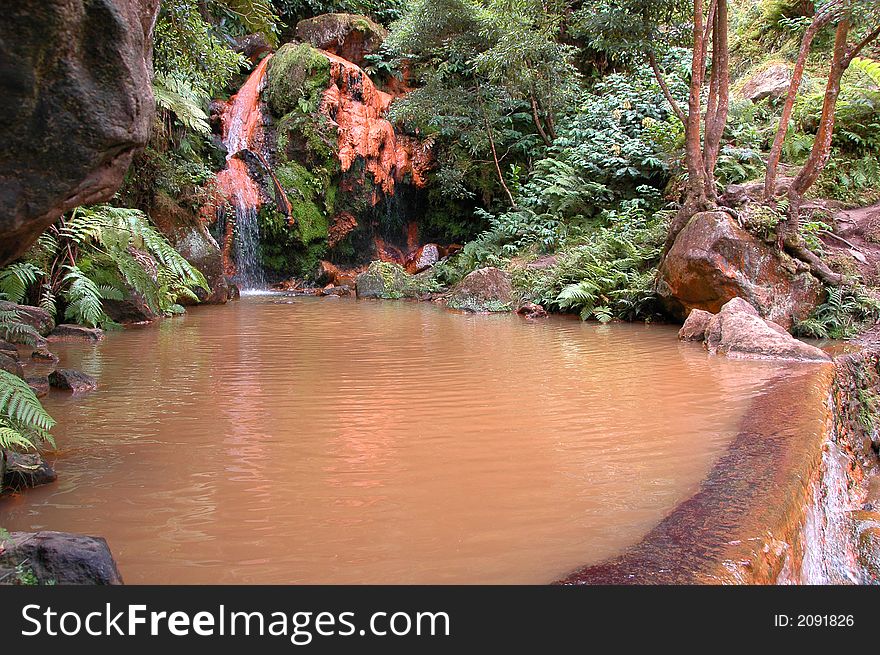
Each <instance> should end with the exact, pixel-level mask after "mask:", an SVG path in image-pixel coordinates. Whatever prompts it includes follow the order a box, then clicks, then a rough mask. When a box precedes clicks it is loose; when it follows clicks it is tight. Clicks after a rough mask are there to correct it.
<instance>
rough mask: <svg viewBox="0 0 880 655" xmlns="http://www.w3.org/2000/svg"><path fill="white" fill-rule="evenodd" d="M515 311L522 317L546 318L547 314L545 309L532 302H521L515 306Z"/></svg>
mask: <svg viewBox="0 0 880 655" xmlns="http://www.w3.org/2000/svg"><path fill="white" fill-rule="evenodd" d="M516 313H517V314H519V315H520V316H522V317H523V318H547V316H548V314H547V310H546V309H544V308H543V307H541V305H536V304H535V303H533V302H526V303H523V304H522V305H520V306H519V307H518V308H517V310H516Z"/></svg>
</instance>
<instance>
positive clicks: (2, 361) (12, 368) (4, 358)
mask: <svg viewBox="0 0 880 655" xmlns="http://www.w3.org/2000/svg"><path fill="white" fill-rule="evenodd" d="M0 371H6V372H7V373H12V374H13V375H17V376H18V377H20V378H23V377H24V367H23V366H22V365H21V362H20V361H18V356H16V357H12V356H11V355H9V354H7V353H6V352H0Z"/></svg>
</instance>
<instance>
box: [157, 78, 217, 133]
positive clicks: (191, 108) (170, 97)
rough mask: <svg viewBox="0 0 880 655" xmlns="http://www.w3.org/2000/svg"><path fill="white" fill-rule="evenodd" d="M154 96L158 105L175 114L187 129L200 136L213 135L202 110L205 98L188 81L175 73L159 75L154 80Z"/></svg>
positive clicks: (205, 114)
mask: <svg viewBox="0 0 880 655" xmlns="http://www.w3.org/2000/svg"><path fill="white" fill-rule="evenodd" d="M153 96H154V97H155V98H156V104H157V105H159V107H160V108H161V109H164V110H167V111H169V112H171V113H172V114H174V116H176V117H177V120H179V121H180V122H181V124H182V125H183V126H184V127H185V128H187V129H189V130H192V131H193V132H197V133H199V134H210V133H211V126H210V125H208V114H207V113H206V112H205V110H204V109H203V108H202V104H203V101H204V96H203V94H201V93H199V92H198V91H197V90H196V89H194V88H193V87H192V85H191V83H190V82H188V81H187V80H186V79H183V78H181V77H179V76H177V75H175V74H174V73H157V74H156V76H155V77H154V78H153Z"/></svg>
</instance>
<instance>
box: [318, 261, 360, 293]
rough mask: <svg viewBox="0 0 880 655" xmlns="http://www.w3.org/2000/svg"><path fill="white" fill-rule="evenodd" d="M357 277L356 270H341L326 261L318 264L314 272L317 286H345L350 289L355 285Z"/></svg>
mask: <svg viewBox="0 0 880 655" xmlns="http://www.w3.org/2000/svg"><path fill="white" fill-rule="evenodd" d="M357 276H358V272H357V271H356V270H349V269H342V268H339V267H338V266H336V265H335V264H331V263H330V262H327V261H320V262H318V269H317V270H316V271H315V281H316V282H318V284H332V285H335V286H347V287H349V288H352V289H353V288H354V287H355V285H356V284H357Z"/></svg>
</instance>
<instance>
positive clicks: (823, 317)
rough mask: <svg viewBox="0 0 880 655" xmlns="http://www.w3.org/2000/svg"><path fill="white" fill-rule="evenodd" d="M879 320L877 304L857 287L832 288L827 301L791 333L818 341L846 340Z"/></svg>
mask: <svg viewBox="0 0 880 655" xmlns="http://www.w3.org/2000/svg"><path fill="white" fill-rule="evenodd" d="M878 320H880V300H878V299H877V298H874V297H872V296H870V295H868V293H867V292H866V291H865V290H864V289H862V288H861V287H859V286H852V287H831V288H829V289H828V299H827V300H826V301H825V302H824V303H823V304H821V305H819V307H817V308H816V310H815V311H814V312H813V315H812V316H810V317H809V318H808V319H805V320H803V321H801V322H799V323H797V324H796V325H795V326H794V330H793V331H794V333H795V334H798V335H800V336H805V337H814V338H817V339H848V338H850V337H853V336H855V335H857V334H858V333H859V332H861V331H862V330H863V329H864V328H865V327H867V326H868V325H871V324H873V323H875V322H877V321H878Z"/></svg>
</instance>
